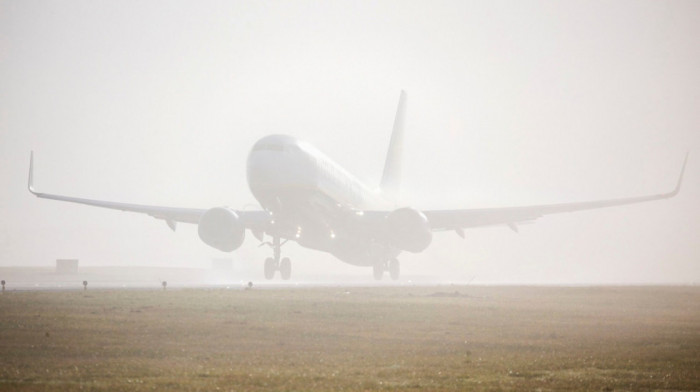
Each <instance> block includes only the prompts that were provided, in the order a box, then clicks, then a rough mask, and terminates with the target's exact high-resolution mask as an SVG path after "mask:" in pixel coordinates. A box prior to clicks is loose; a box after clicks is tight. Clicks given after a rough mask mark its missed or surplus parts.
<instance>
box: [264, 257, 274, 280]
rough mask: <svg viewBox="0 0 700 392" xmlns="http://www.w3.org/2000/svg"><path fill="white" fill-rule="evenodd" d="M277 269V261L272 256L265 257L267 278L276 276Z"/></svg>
mask: <svg viewBox="0 0 700 392" xmlns="http://www.w3.org/2000/svg"><path fill="white" fill-rule="evenodd" d="M276 270H277V263H275V259H273V258H272V257H268V258H266V259H265V279H267V280H270V279H272V278H274V277H275V271H276Z"/></svg>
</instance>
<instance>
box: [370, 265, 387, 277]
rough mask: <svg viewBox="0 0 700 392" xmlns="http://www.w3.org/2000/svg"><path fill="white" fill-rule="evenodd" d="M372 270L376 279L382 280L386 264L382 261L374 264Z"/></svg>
mask: <svg viewBox="0 0 700 392" xmlns="http://www.w3.org/2000/svg"><path fill="white" fill-rule="evenodd" d="M372 268H373V269H372V272H373V275H374V280H382V275H384V265H383V264H381V263H378V264H375V265H374V266H372Z"/></svg>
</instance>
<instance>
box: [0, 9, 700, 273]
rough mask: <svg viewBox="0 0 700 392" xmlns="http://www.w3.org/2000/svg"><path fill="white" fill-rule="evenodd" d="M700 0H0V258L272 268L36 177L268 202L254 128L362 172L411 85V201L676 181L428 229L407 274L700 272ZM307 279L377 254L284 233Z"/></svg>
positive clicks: (189, 229)
mask: <svg viewBox="0 0 700 392" xmlns="http://www.w3.org/2000/svg"><path fill="white" fill-rule="evenodd" d="M699 22H700V3H698V2H694V1H687V2H682V1H668V2H659V1H638V0H635V1H616V2H591V1H582V2H574V1H567V2H550V1H542V2H532V1H531V2H494V1H483V2H482V1H478V2H465V1H454V2H407V1H396V2H394V1H380V2H358V1H352V2H340V1H334V2H311V1H310V2H302V1H294V2H288V3H280V2H263V1H256V2H229V1H221V2H214V1H208V2H185V1H163V2H157V1H151V2H121V1H120V2H117V1H113V2H104V1H71V2H43V1H41V2H38V1H21V2H20V1H16V2H11V1H0V159H1V161H0V186H2V192H0V221H1V222H2V225H1V226H0V266H52V265H53V263H54V261H55V259H58V258H77V259H80V263H81V265H86V266H144V267H162V266H173V267H186V268H208V267H209V266H210V263H211V260H212V259H213V258H221V257H231V258H232V259H233V262H234V264H235V265H236V266H239V267H237V268H242V269H243V270H245V271H257V272H256V273H257V276H258V278H259V279H262V269H263V260H264V258H265V257H268V256H269V255H270V253H271V252H270V250H269V249H268V248H267V247H258V245H259V242H258V241H257V240H256V239H255V238H253V236H251V235H248V236H247V238H246V241H245V243H244V245H243V246H242V247H241V248H240V249H239V250H237V251H236V252H234V253H232V254H225V253H222V252H218V251H216V250H214V249H212V248H209V247H207V246H206V245H205V244H203V243H202V242H201V241H200V240H199V238H198V236H197V228H196V226H194V225H186V224H181V225H179V226H178V229H177V231H176V232H175V233H173V232H171V231H170V229H168V227H167V226H166V225H165V224H164V223H163V221H158V220H154V219H153V218H150V217H148V216H145V215H140V214H133V213H121V212H117V211H112V210H103V209H99V208H93V207H88V206H81V205H74V204H69V203H59V202H55V201H49V200H40V199H36V198H34V197H33V196H31V195H30V194H29V193H28V192H27V189H26V181H27V170H28V165H29V151H30V150H33V151H34V153H35V162H34V163H35V173H34V182H35V186H36V188H37V189H38V190H39V191H43V192H51V193H58V194H66V195H71V196H78V197H86V198H95V199H103V200H112V201H123V202H131V203H140V204H152V205H164V206H175V207H194V208H209V207H215V206H221V205H228V206H230V207H232V208H236V209H243V208H247V209H250V208H257V205H256V201H255V199H254V198H253V196H252V194H251V193H250V191H249V190H248V187H247V184H246V177H245V172H246V167H245V160H246V156H247V154H248V151H249V150H250V148H251V147H252V145H253V143H254V142H255V141H256V140H258V139H260V138H261V137H263V136H266V135H268V134H272V133H283V134H289V135H293V136H295V137H298V138H301V139H303V140H306V141H308V142H310V143H312V144H313V145H314V146H316V147H317V148H318V149H320V150H321V151H323V152H324V153H326V154H327V155H328V156H330V157H332V158H334V159H335V160H336V161H337V162H338V163H339V164H341V165H342V166H343V167H345V168H346V169H347V170H348V171H350V172H351V173H353V174H355V175H356V176H358V177H359V178H361V179H363V180H364V181H366V183H367V184H368V185H370V186H377V184H378V183H379V180H380V177H381V171H382V167H383V164H384V157H385V153H386V148H387V146H388V143H389V137H390V132H391V127H392V122H393V119H394V112H395V109H396V104H397V101H398V96H399V92H400V90H401V89H404V90H406V91H407V93H408V106H407V108H408V111H407V118H406V130H405V136H404V141H405V147H404V160H405V162H404V176H403V185H402V202H403V204H405V205H410V206H413V207H416V208H419V209H421V208H423V209H428V208H439V209H447V208H479V207H498V206H516V205H530V204H546V203H559V202H572V201H586V200H596V199H607V198H616V197H627V196H638V195H644V194H654V193H661V192H666V191H669V190H671V189H672V188H673V186H674V185H675V182H676V179H677V176H678V174H679V172H680V167H681V164H682V161H683V157H684V155H685V153H686V152H687V151H690V158H689V161H688V166H687V169H686V175H685V180H684V183H683V188H682V190H681V192H680V194H679V195H678V196H677V197H675V198H673V199H670V200H664V201H658V202H651V203H644V204H638V205H632V206H623V207H616V208H608V209H601V210H594V211H585V212H578V213H573V214H561V215H553V216H545V217H543V218H540V219H538V220H537V221H536V223H535V224H533V225H525V226H522V227H520V231H519V233H517V234H516V233H514V232H512V231H511V230H509V229H508V228H507V227H505V226H504V227H494V228H484V229H473V230H467V231H466V239H464V240H463V239H461V238H459V237H458V236H457V235H456V234H455V233H453V232H445V233H436V234H435V236H434V239H433V243H432V245H431V247H430V248H428V250H426V251H425V252H423V253H420V254H415V255H414V254H404V255H402V256H401V257H400V259H401V261H402V274H403V275H404V276H428V277H434V279H436V280H442V281H470V282H474V283H519V284H520V283H534V284H587V283H602V284H611V283H621V284H637V283H657V284H665V283H674V284H675V283H681V284H694V283H697V282H698V281H700V241H698V238H699V234H700V207H699V206H698V200H700V199H699V195H700V184H699V183H698V178H699V176H698V172H699V170H700V163H698V162H700V159H699V157H700V132H698V125H700V124H699V123H698V119H699V118H700V117H699V116H698V108H700V73H698V72H697V70H698V69H700V45H698V42H700V23H699ZM283 253H284V255H285V256H288V257H290V258H291V259H292V262H293V273H292V279H295V277H302V278H303V277H310V276H333V277H338V276H340V277H342V276H347V277H352V278H356V277H358V276H366V278H367V280H368V281H370V280H371V279H372V278H371V270H370V268H358V267H353V266H350V265H346V264H343V263H342V262H340V261H338V260H336V259H335V258H333V257H332V256H330V255H328V254H324V253H319V252H314V251H311V250H308V249H304V248H301V247H300V246H298V245H296V244H293V243H290V244H287V245H285V246H284V247H283Z"/></svg>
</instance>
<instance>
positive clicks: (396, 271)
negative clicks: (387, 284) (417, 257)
mask: <svg viewBox="0 0 700 392" xmlns="http://www.w3.org/2000/svg"><path fill="white" fill-rule="evenodd" d="M400 274H401V264H400V263H399V261H398V260H397V259H391V260H389V276H391V280H398V279H399V275H400Z"/></svg>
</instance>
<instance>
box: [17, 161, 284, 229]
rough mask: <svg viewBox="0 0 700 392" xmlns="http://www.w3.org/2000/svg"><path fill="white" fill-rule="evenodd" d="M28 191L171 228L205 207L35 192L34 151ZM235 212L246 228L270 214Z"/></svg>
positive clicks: (201, 212)
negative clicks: (132, 215) (148, 219)
mask: <svg viewBox="0 0 700 392" xmlns="http://www.w3.org/2000/svg"><path fill="white" fill-rule="evenodd" d="M27 187H28V188H29V192H31V193H32V194H33V195H34V196H36V197H39V198H42V199H51V200H58V201H66V202H69V203H78V204H86V205H90V206H94V207H102V208H109V209H113V210H120V211H129V212H137V213H142V214H147V215H150V216H152V217H154V218H156V219H162V220H164V221H165V222H166V223H167V224H168V227H170V228H171V229H172V230H175V227H176V225H177V223H178V222H182V223H194V224H198V223H199V219H200V218H201V217H202V215H204V213H205V212H206V211H207V209H199V208H179V207H162V206H151V205H143V204H130V203H121V202H114V201H104V200H92V199H83V198H79V197H71V196H63V195H54V194H50V193H42V192H37V191H36V190H35V189H34V152H32V153H31V154H30V157H29V181H28V184H27ZM236 214H237V215H238V216H239V217H240V218H241V221H242V222H243V224H244V225H245V227H246V228H247V229H251V230H263V229H264V228H265V227H267V224H268V222H269V219H270V216H269V214H268V213H267V212H266V211H236Z"/></svg>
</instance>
